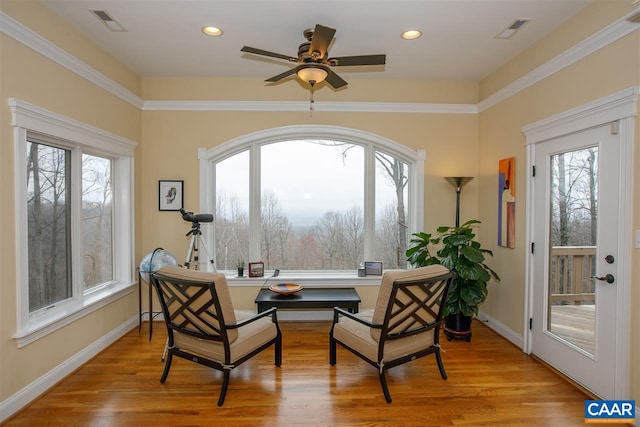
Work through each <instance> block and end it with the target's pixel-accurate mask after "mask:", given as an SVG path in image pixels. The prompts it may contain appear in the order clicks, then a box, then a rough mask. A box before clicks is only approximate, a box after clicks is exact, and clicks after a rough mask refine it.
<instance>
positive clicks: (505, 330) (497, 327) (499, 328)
mask: <svg viewBox="0 0 640 427" xmlns="http://www.w3.org/2000/svg"><path fill="white" fill-rule="evenodd" d="M476 317H477V319H478V320H480V321H482V322H483V323H484V324H485V325H487V326H488V327H490V328H491V329H493V330H494V331H495V332H496V333H497V334H499V335H501V336H502V337H504V338H505V339H507V340H509V341H511V342H512V343H513V344H514V345H515V346H516V347H518V348H519V349H521V350H522V349H524V337H523V336H522V335H520V334H518V333H517V332H516V331H514V330H513V329H511V328H509V327H507V326H506V325H505V324H504V323H502V322H499V321H497V320H496V319H494V318H493V317H491V316H489V315H488V314H487V313H484V312H482V311H481V312H480V313H478V316H476Z"/></svg>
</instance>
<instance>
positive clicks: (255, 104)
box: [142, 101, 478, 114]
mask: <svg viewBox="0 0 640 427" xmlns="http://www.w3.org/2000/svg"><path fill="white" fill-rule="evenodd" d="M142 109H143V110H144V111H309V109H310V104H309V102H308V101H144V105H143V106H142ZM313 111H314V112H341V113H417V114H477V113H478V108H477V107H476V105H475V104H424V103H407V102H405V103H398V102H321V101H315V102H314V103H313Z"/></svg>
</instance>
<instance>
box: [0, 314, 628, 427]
mask: <svg viewBox="0 0 640 427" xmlns="http://www.w3.org/2000/svg"><path fill="white" fill-rule="evenodd" d="M329 328H330V324H329V323H324V322H322V323H299V322H282V323H281V329H282V331H283V340H284V342H283V363H282V366H281V367H280V368H276V367H275V366H274V365H273V350H271V349H269V350H267V351H265V352H263V353H262V354H260V355H258V356H257V357H255V358H254V359H252V360H250V361H249V362H247V363H245V364H244V365H242V366H240V367H239V368H236V369H235V370H234V371H232V373H231V382H230V385H229V391H228V393H227V398H226V401H225V403H224V406H222V407H217V406H216V402H217V399H218V394H219V391H220V380H221V374H220V373H219V372H217V371H215V370H213V369H209V368H206V367H204V366H200V365H198V364H195V363H192V362H189V361H186V360H183V359H178V358H175V359H174V362H173V364H172V368H171V372H170V373H169V377H168V379H167V381H166V382H165V384H160V382H159V379H160V375H161V373H162V369H163V366H164V363H162V362H161V361H160V356H161V354H162V350H163V347H164V342H165V338H166V331H165V329H164V326H163V325H162V324H161V323H155V324H154V335H153V340H152V341H151V342H149V341H148V339H147V338H148V335H147V330H146V327H143V330H142V332H141V333H140V334H138V330H137V328H136V329H134V330H133V331H131V332H130V333H128V334H127V335H126V336H124V337H123V338H122V339H120V340H119V341H118V342H116V343H115V344H113V345H112V346H111V347H109V348H108V349H107V350H105V351H104V352H103V353H101V354H100V355H98V356H97V357H96V358H94V359H93V360H92V361H90V362H89V363H87V364H86V365H85V366H83V367H82V368H80V369H79V370H78V371H76V372H75V373H74V374H73V375H71V376H70V377H68V378H67V379H65V380H64V381H62V382H61V383H60V384H58V385H57V386H56V387H54V388H53V389H52V390H50V391H49V392H48V393H47V394H46V395H44V396H43V397H42V398H40V399H39V400H37V401H35V402H34V403H33V404H32V405H31V406H29V407H28V408H26V409H25V410H23V411H22V412H21V413H19V414H17V415H16V416H15V417H13V418H12V419H10V420H8V421H7V422H6V423H5V425H6V426H42V425H52V426H225V427H226V426H382V425H397V426H421V427H426V426H456V425H466V426H482V425H494V426H498V425H499V426H513V427H516V426H562V427H567V426H584V418H583V417H584V401H585V400H586V399H588V397H587V396H586V395H585V394H583V393H582V392H581V391H579V390H578V389H576V388H574V387H573V386H572V385H571V384H569V383H568V382H566V381H565V380H563V379H562V378H561V377H559V376H558V375H556V374H555V373H553V372H552V371H551V370H549V369H547V368H546V367H544V366H543V365H542V364H541V363H539V362H537V361H536V360H535V359H533V358H531V357H529V356H527V355H525V354H524V353H522V352H521V351H520V350H519V349H518V348H516V347H514V346H513V345H512V344H510V343H509V342H507V341H506V340H504V339H502V338H501V337H499V336H498V335H496V334H495V333H494V332H493V331H491V330H490V329H488V328H487V327H486V326H484V325H483V324H482V323H480V322H478V321H476V322H474V324H473V339H472V341H471V342H470V343H467V342H465V341H453V342H448V341H447V340H446V339H444V337H443V339H442V340H441V341H442V346H443V347H444V349H445V350H446V353H444V354H443V362H444V365H445V368H446V370H447V373H448V375H449V379H448V380H446V381H445V380H442V378H441V377H440V374H439V372H438V368H437V365H436V361H435V357H433V356H427V357H424V358H422V359H419V360H416V361H413V362H411V363H408V364H405V365H403V366H399V367H396V368H393V369H391V370H390V371H389V372H388V374H387V379H388V383H389V388H390V391H391V396H392V398H393V403H391V404H387V403H386V402H385V400H384V397H383V395H382V390H381V388H380V383H379V381H378V376H377V372H376V370H375V369H374V368H373V367H371V366H370V365H368V364H366V363H364V362H363V361H361V360H360V359H358V358H357V357H355V356H354V355H352V354H351V353H349V352H347V351H346V350H344V349H342V348H340V347H338V355H337V356H338V357H337V359H338V361H337V365H336V366H335V367H331V366H330V365H329V361H328V359H329V355H328V349H329V345H328V332H329ZM600 425H604V424H600ZM617 425H620V424H617Z"/></svg>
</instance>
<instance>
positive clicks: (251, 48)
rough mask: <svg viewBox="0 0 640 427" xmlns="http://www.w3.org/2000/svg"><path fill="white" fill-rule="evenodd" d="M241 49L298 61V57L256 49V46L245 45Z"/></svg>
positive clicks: (256, 53)
mask: <svg viewBox="0 0 640 427" xmlns="http://www.w3.org/2000/svg"><path fill="white" fill-rule="evenodd" d="M240 51H241V52H247V53H253V54H255V55H262V56H270V57H272V58H279V59H285V60H287V61H293V62H296V61H297V58H292V57H290V56H288V55H283V54H281V53H275V52H269V51H267V50H262V49H256V48H255V47H249V46H244V47H243V48H242V49H240Z"/></svg>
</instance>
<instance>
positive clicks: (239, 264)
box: [236, 259, 244, 277]
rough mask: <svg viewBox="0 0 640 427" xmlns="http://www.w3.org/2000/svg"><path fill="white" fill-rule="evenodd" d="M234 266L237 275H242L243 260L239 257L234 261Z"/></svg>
mask: <svg viewBox="0 0 640 427" xmlns="http://www.w3.org/2000/svg"><path fill="white" fill-rule="evenodd" d="M236 268H237V269H238V277H244V260H243V259H239V260H238V261H236Z"/></svg>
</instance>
